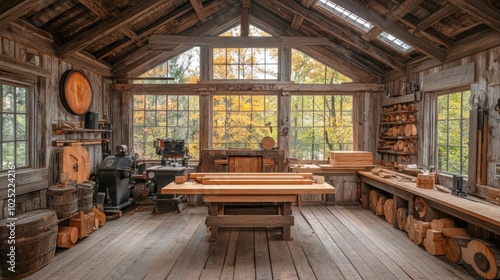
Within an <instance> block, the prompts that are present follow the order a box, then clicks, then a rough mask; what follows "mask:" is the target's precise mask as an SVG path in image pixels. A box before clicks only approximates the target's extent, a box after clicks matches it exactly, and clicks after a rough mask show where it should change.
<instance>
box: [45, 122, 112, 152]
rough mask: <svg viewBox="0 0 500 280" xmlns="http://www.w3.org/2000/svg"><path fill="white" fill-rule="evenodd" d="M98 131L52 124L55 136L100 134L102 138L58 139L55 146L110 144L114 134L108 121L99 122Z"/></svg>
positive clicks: (63, 123) (66, 124)
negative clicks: (111, 134)
mask: <svg viewBox="0 0 500 280" xmlns="http://www.w3.org/2000/svg"><path fill="white" fill-rule="evenodd" d="M99 127H101V128H98V129H89V128H82V127H77V125H71V124H68V123H65V122H61V123H60V124H52V131H53V132H54V135H64V134H78V133H80V134H92V133H100V134H101V137H100V138H95V137H92V138H79V139H56V140H53V141H52V145H53V146H58V147H61V146H71V145H103V144H106V143H109V138H110V133H111V132H112V130H111V126H110V125H109V121H108V120H99Z"/></svg>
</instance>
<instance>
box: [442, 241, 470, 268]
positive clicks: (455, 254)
mask: <svg viewBox="0 0 500 280" xmlns="http://www.w3.org/2000/svg"><path fill="white" fill-rule="evenodd" d="M467 242H469V241H468V240H466V239H460V238H453V237H445V238H444V239H443V251H444V256H445V257H446V258H447V259H448V260H449V261H450V262H452V263H458V262H459V261H460V260H461V259H462V248H465V247H466V246H467Z"/></svg>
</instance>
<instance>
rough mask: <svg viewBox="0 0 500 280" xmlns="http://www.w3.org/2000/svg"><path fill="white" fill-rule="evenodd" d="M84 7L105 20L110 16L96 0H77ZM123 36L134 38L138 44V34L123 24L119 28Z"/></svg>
mask: <svg viewBox="0 0 500 280" xmlns="http://www.w3.org/2000/svg"><path fill="white" fill-rule="evenodd" d="M79 1H80V3H82V4H83V5H84V6H85V7H87V8H88V9H89V10H91V11H92V12H93V13H94V14H96V15H97V16H98V17H99V18H101V19H104V20H107V19H110V18H111V17H112V15H111V13H110V12H109V11H108V10H107V9H106V7H104V6H103V5H102V3H101V2H100V1H98V0H79ZM119 30H120V32H122V33H123V34H124V35H125V36H127V37H129V38H130V39H132V40H134V41H135V42H136V44H137V45H139V44H140V40H139V36H137V34H135V32H134V31H133V30H132V29H130V28H129V27H128V26H123V27H122V28H120V29H119Z"/></svg>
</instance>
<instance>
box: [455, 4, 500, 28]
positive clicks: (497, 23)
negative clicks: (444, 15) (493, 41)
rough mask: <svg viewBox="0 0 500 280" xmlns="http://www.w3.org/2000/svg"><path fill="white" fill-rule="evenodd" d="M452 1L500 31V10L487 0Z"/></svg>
mask: <svg viewBox="0 0 500 280" xmlns="http://www.w3.org/2000/svg"><path fill="white" fill-rule="evenodd" d="M450 2H451V3H453V4H455V5H456V6H457V7H459V8H460V9H462V10H463V11H464V12H466V13H468V14H470V15H471V16H473V17H475V18H477V19H478V20H480V21H481V22H484V23H485V24H487V25H489V26H490V27H491V28H493V29H495V30H496V31H498V32H500V11H499V10H498V9H497V8H495V7H494V6H492V5H490V4H488V2H486V1H485V0H450Z"/></svg>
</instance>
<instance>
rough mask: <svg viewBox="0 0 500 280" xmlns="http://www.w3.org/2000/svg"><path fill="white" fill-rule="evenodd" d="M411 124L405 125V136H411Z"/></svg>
mask: <svg viewBox="0 0 500 280" xmlns="http://www.w3.org/2000/svg"><path fill="white" fill-rule="evenodd" d="M411 126H412V125H411V124H409V123H408V124H406V125H405V136H411Z"/></svg>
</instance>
